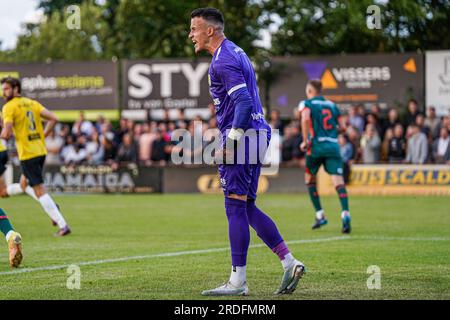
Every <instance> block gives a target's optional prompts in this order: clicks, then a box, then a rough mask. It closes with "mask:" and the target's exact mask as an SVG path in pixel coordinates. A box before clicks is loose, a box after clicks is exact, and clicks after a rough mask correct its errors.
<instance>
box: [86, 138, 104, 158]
mask: <svg viewBox="0 0 450 320" xmlns="http://www.w3.org/2000/svg"><path fill="white" fill-rule="evenodd" d="M101 147H102V144H101V141H100V135H99V134H98V132H97V130H94V132H93V133H92V136H91V137H90V138H89V140H88V142H87V143H86V152H87V158H86V160H87V162H88V164H94V165H95V164H100V163H101V162H102V161H103V149H101Z"/></svg>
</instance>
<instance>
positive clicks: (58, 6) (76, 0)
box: [38, 0, 84, 16]
mask: <svg viewBox="0 0 450 320" xmlns="http://www.w3.org/2000/svg"><path fill="white" fill-rule="evenodd" d="M83 1H84V0H70V1H67V0H40V1H39V4H38V8H41V9H43V10H44V14H45V15H47V16H50V15H52V14H53V13H55V12H59V13H60V14H63V12H64V9H65V8H66V7H67V6H69V5H72V4H81V3H82V2H83Z"/></svg>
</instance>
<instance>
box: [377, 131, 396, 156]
mask: <svg viewBox="0 0 450 320" xmlns="http://www.w3.org/2000/svg"><path fill="white" fill-rule="evenodd" d="M393 136H394V130H392V129H391V128H389V129H387V130H386V132H385V134H384V137H383V141H382V142H381V157H380V158H381V161H383V162H384V161H388V160H389V141H391V139H392V137H393Z"/></svg>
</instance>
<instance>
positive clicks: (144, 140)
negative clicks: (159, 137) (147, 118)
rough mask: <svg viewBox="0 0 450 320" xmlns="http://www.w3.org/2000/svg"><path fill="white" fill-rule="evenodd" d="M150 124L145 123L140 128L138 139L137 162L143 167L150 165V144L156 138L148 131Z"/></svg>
mask: <svg viewBox="0 0 450 320" xmlns="http://www.w3.org/2000/svg"><path fill="white" fill-rule="evenodd" d="M150 130H151V128H150V124H149V123H145V124H144V125H143V128H142V131H143V133H142V135H141V136H140V137H139V144H138V145H139V162H140V163H141V164H143V165H150V155H151V154H152V143H153V140H155V138H156V134H155V132H156V130H157V129H156V128H155V129H154V130H155V132H153V133H152V132H151V131H150Z"/></svg>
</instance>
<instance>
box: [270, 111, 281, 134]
mask: <svg viewBox="0 0 450 320" xmlns="http://www.w3.org/2000/svg"><path fill="white" fill-rule="evenodd" d="M269 125H270V127H271V128H272V130H280V132H283V122H282V121H281V119H280V111H279V110H272V111H271V112H270V122H269Z"/></svg>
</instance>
